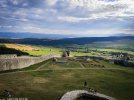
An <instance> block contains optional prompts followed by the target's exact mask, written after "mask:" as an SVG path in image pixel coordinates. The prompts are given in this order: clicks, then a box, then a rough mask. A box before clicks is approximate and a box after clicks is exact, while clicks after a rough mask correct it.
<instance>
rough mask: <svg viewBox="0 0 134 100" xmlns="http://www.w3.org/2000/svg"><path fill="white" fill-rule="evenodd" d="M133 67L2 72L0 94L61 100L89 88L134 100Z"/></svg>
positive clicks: (119, 97) (119, 99)
mask: <svg viewBox="0 0 134 100" xmlns="http://www.w3.org/2000/svg"><path fill="white" fill-rule="evenodd" d="M133 76H134V70H133V69H129V68H126V69H125V70H118V69H117V70H112V69H109V70H105V69H100V70H97V69H89V70H87V69H86V70H85V69H82V70H78V69H76V70H47V71H37V72H25V73H12V74H9V75H8V74H5V75H0V93H1V92H2V90H5V89H7V90H10V91H12V93H13V95H14V97H27V98H29V100H59V98H60V97H61V96H62V95H63V94H64V93H65V92H67V91H71V90H76V89H83V83H84V82H85V81H87V83H88V85H89V87H91V88H94V89H97V90H98V91H99V92H100V93H103V94H106V95H109V96H113V97H115V98H117V100H134V95H133V88H134V80H133Z"/></svg>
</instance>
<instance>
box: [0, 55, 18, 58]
mask: <svg viewBox="0 0 134 100" xmlns="http://www.w3.org/2000/svg"><path fill="white" fill-rule="evenodd" d="M13 58H17V55H16V54H4V55H0V59H13Z"/></svg>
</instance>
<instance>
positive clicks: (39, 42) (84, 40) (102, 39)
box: [0, 36, 134, 46]
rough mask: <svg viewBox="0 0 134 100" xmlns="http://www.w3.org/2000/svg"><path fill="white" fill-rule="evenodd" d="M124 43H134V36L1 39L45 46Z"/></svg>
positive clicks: (1, 41)
mask: <svg viewBox="0 0 134 100" xmlns="http://www.w3.org/2000/svg"><path fill="white" fill-rule="evenodd" d="M117 41H120V43H124V42H126V41H131V42H132V43H134V36H120V37H118V36H117V37H116V36H114V37H83V38H64V39H46V38H45V39H43V38H42V39H39V38H25V39H0V43H19V44H32V45H44V46H67V45H68V46H69V45H74V44H77V45H84V44H91V43H95V42H115V44H116V42H117Z"/></svg>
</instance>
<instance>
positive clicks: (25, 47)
mask: <svg viewBox="0 0 134 100" xmlns="http://www.w3.org/2000/svg"><path fill="white" fill-rule="evenodd" d="M3 45H5V46H6V47H7V48H14V49H16V50H21V51H37V50H38V49H36V48H33V47H31V46H29V45H22V44H7V43H4V44H3Z"/></svg>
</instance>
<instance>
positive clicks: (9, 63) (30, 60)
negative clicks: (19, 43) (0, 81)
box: [0, 54, 60, 71]
mask: <svg viewBox="0 0 134 100" xmlns="http://www.w3.org/2000/svg"><path fill="white" fill-rule="evenodd" d="M53 57H60V55H56V54H50V55H47V56H40V57H30V56H25V57H15V58H9V59H7V58H6V59H1V58H0V71H4V70H12V69H21V68H25V67H28V66H30V65H33V64H36V63H40V62H42V61H45V60H48V59H51V58H53Z"/></svg>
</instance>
